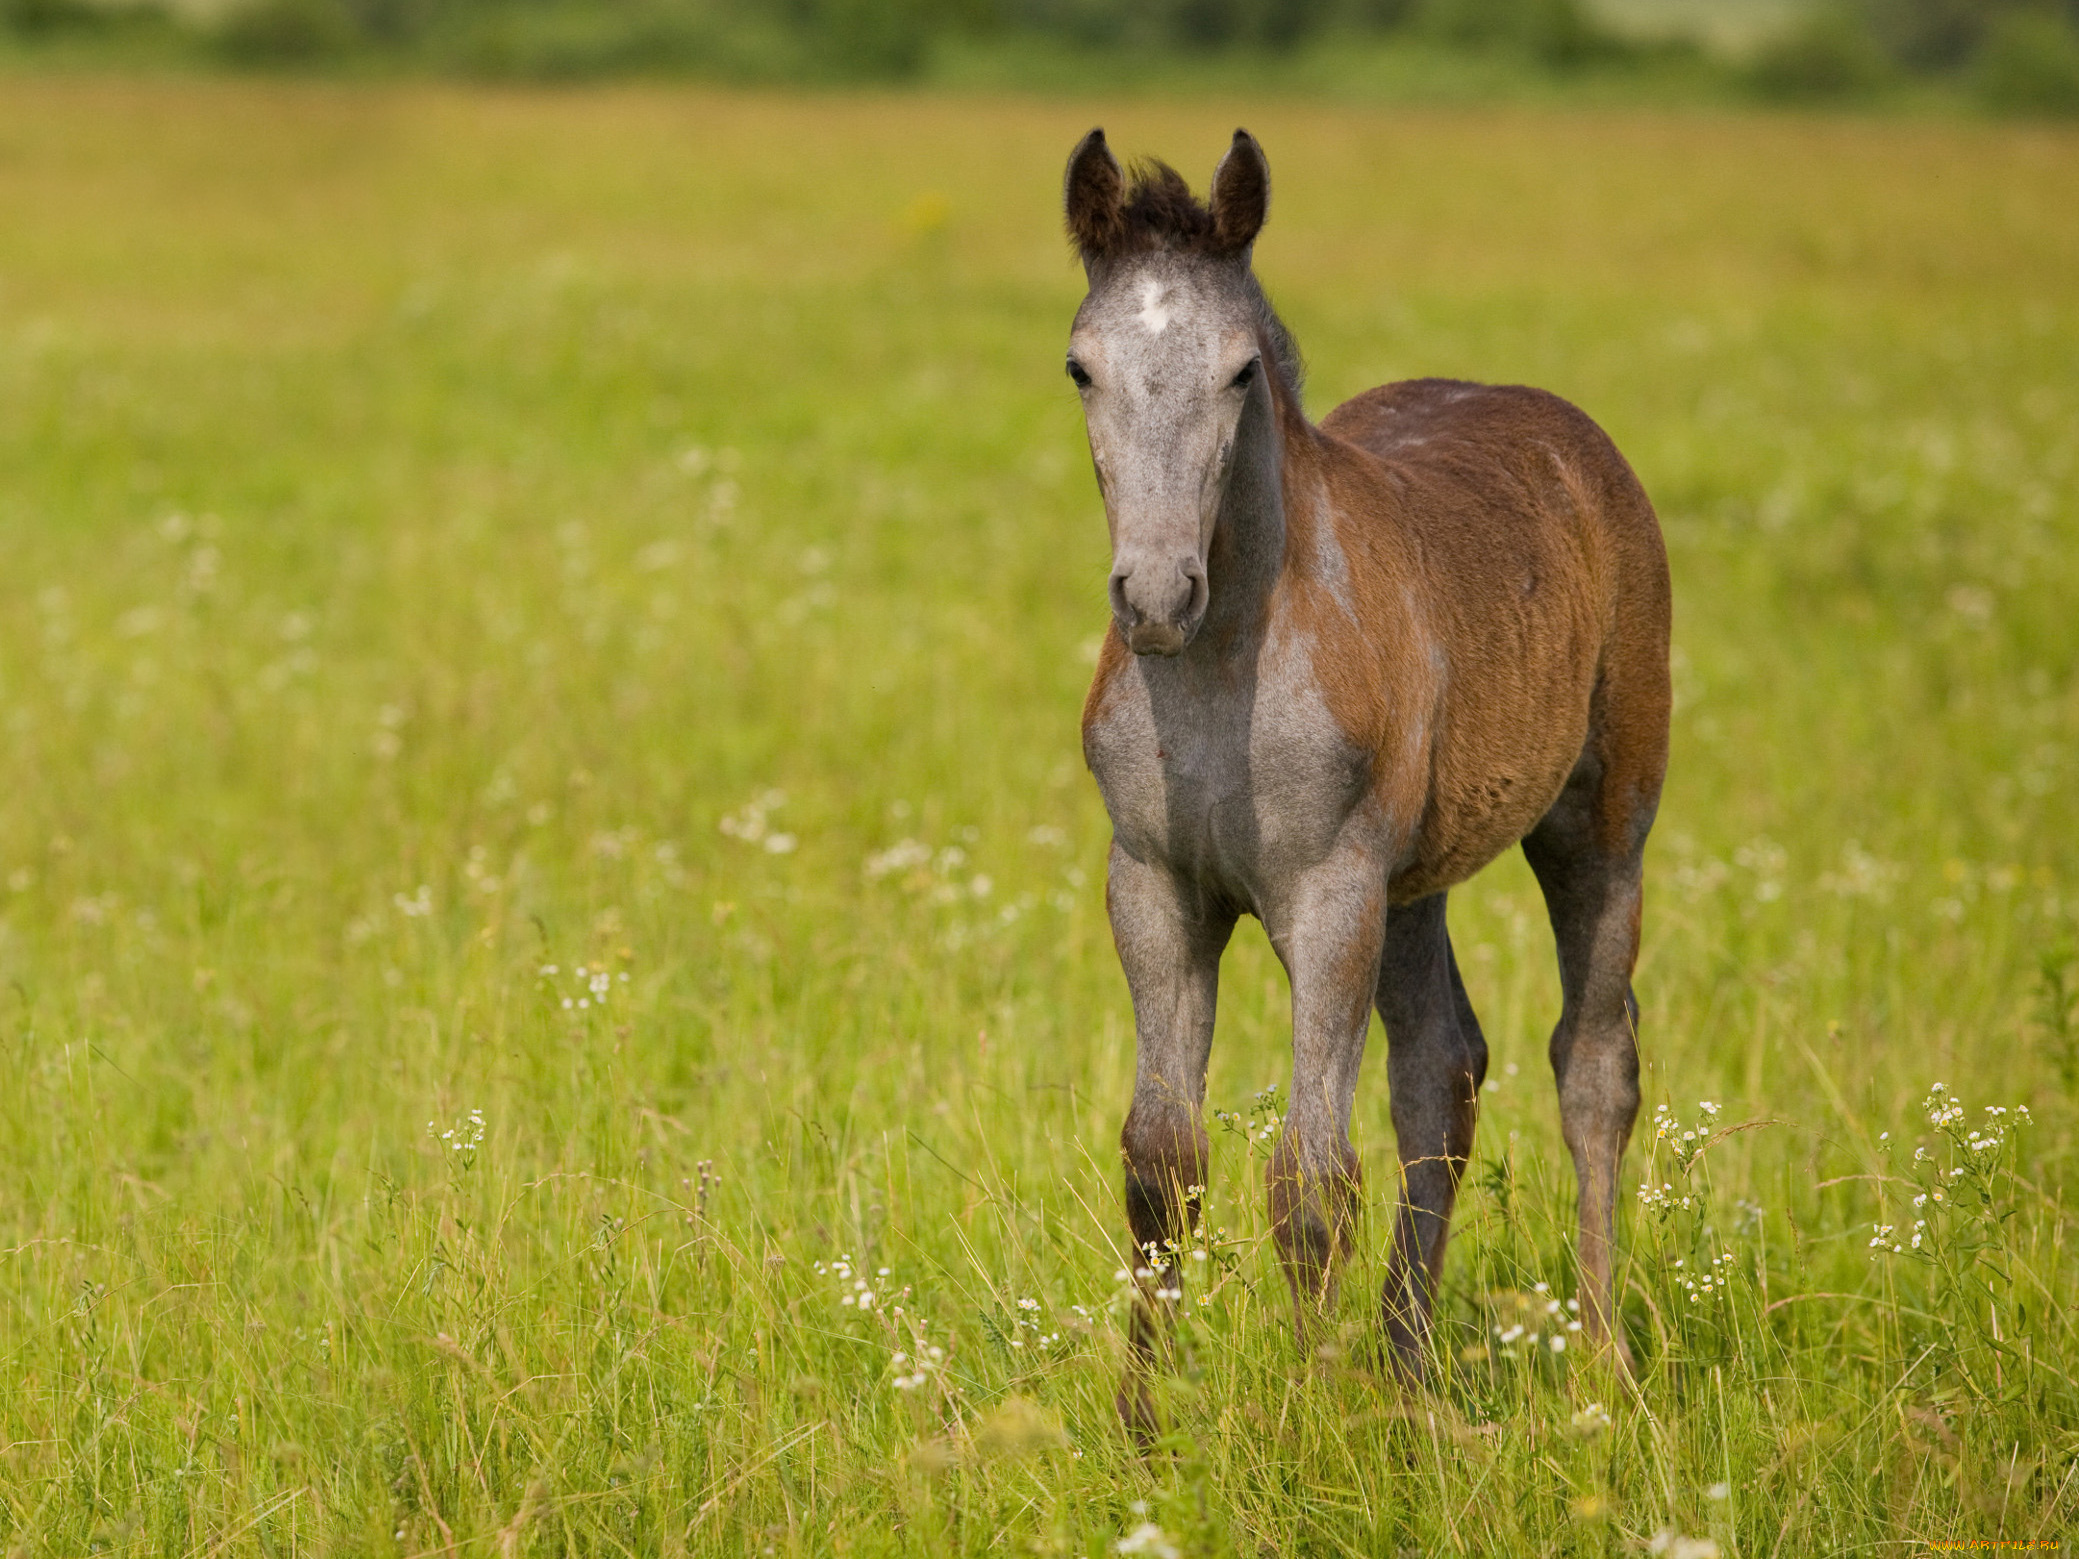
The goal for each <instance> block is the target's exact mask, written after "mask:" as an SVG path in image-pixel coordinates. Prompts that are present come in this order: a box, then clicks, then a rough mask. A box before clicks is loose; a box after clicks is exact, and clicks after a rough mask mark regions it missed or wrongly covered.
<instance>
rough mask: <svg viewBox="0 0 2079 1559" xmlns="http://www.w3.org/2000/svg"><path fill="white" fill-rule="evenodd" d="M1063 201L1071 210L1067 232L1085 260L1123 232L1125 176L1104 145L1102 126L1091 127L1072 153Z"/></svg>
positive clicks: (1116, 159)
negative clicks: (1100, 127) (1092, 128)
mask: <svg viewBox="0 0 2079 1559" xmlns="http://www.w3.org/2000/svg"><path fill="white" fill-rule="evenodd" d="M1062 204H1063V206H1064V207H1065V209H1066V210H1067V213H1068V236H1069V237H1070V238H1072V239H1074V240H1075V244H1076V247H1077V248H1078V249H1080V250H1081V251H1082V252H1083V259H1084V260H1085V261H1086V262H1087V261H1090V260H1094V259H1096V258H1097V257H1098V256H1100V255H1102V254H1103V253H1104V252H1105V251H1106V250H1107V249H1110V248H1111V247H1112V246H1113V245H1114V244H1116V243H1117V242H1118V241H1119V239H1120V237H1121V236H1122V235H1123V233H1124V230H1125V221H1124V218H1123V216H1122V213H1123V211H1124V209H1125V205H1126V178H1125V175H1124V174H1122V173H1121V172H1120V171H1119V159H1118V158H1116V157H1114V156H1113V155H1112V149H1111V148H1110V147H1109V146H1107V145H1105V141H1104V131H1103V130H1092V131H1091V132H1090V133H1089V134H1088V135H1086V136H1084V137H1083V139H1082V140H1081V141H1079V142H1077V143H1076V149H1075V150H1074V151H1073V152H1071V153H1070V154H1069V158H1068V178H1067V180H1066V181H1065V183H1064V185H1063V189H1062Z"/></svg>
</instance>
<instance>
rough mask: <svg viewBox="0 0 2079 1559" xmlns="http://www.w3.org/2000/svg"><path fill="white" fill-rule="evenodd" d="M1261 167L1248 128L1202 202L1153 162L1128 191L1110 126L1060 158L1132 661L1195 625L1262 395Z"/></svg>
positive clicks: (1102, 480)
mask: <svg viewBox="0 0 2079 1559" xmlns="http://www.w3.org/2000/svg"><path fill="white" fill-rule="evenodd" d="M1269 201H1270V168H1269V166H1268V165H1267V164H1266V163H1265V162H1264V159H1263V150H1262V148H1261V147H1259V146H1258V145H1257V144H1256V142H1255V140H1254V139H1253V138H1252V137H1251V136H1250V135H1249V133H1248V132H1247V131H1245V130H1237V131H1235V133H1234V145H1233V146H1232V147H1231V148H1230V149H1229V150H1228V153H1227V155H1226V156H1225V157H1224V158H1222V159H1221V162H1220V167H1219V169H1218V171H1217V172H1215V173H1214V175H1213V192H1212V199H1211V202H1210V203H1209V204H1206V205H1201V204H1200V203H1199V201H1198V200H1197V198H1196V197H1195V196H1193V195H1192V193H1191V190H1190V188H1189V186H1188V185H1186V184H1185V182H1184V180H1183V179H1182V178H1180V177H1179V176H1178V175H1177V173H1176V172H1175V171H1174V170H1172V169H1170V168H1168V167H1165V166H1164V165H1162V164H1161V163H1153V164H1150V165H1148V166H1146V167H1145V168H1141V169H1138V170H1136V173H1135V177H1134V180H1133V184H1132V187H1131V188H1130V189H1129V188H1128V187H1127V183H1126V180H1125V177H1124V176H1123V175H1122V174H1121V172H1120V169H1119V164H1118V161H1117V160H1116V159H1115V158H1114V157H1113V156H1112V153H1111V148H1110V147H1108V146H1106V145H1105V139H1104V132H1103V131H1102V130H1092V131H1091V132H1090V133H1089V134H1088V135H1087V136H1085V137H1084V138H1083V142H1082V144H1081V145H1080V146H1078V147H1077V148H1076V150H1075V153H1074V155H1073V156H1071V157H1070V158H1069V161H1068V182H1067V195H1066V202H1067V208H1068V230H1069V235H1070V237H1071V238H1073V239H1074V240H1075V244H1076V247H1077V249H1078V250H1079V251H1080V252H1081V254H1082V259H1083V267H1084V270H1085V271H1086V272H1087V273H1088V275H1089V278H1090V294H1089V296H1088V297H1086V298H1085V299H1084V300H1083V306H1082V307H1081V308H1080V309H1078V310H1077V311H1076V320H1075V326H1074V329H1073V330H1072V331H1071V333H1070V335H1069V350H1068V374H1069V377H1070V378H1071V379H1073V380H1074V381H1075V383H1076V387H1077V389H1078V390H1079V391H1080V392H1081V394H1082V397H1083V416H1084V420H1085V422H1086V423H1087V424H1088V427H1089V430H1090V454H1091V458H1092V460H1093V461H1094V462H1095V463H1096V466H1097V483H1098V487H1099V489H1100V490H1101V491H1102V493H1103V494H1104V506H1105V519H1106V523H1107V524H1108V525H1109V526H1110V529H1111V534H1112V586H1111V596H1112V614H1113V616H1114V617H1115V618H1116V619H1117V620H1118V624H1119V632H1120V633H1121V634H1122V635H1124V637H1125V639H1126V643H1127V645H1128V646H1129V647H1130V648H1131V649H1132V650H1133V652H1134V653H1135V654H1136V655H1175V654H1177V653H1178V652H1180V651H1181V650H1182V649H1183V648H1184V647H1185V646H1186V645H1187V644H1189V643H1190V642H1191V637H1192V635H1193V634H1195V633H1196V632H1197V631H1198V625H1199V624H1200V622H1202V621H1203V620H1204V618H1205V612H1206V603H1207V600H1208V598H1209V597H1208V584H1207V578H1206V556H1207V551H1208V549H1209V548H1210V547H1211V545H1212V539H1213V527H1214V522H1215V521H1216V520H1217V519H1218V518H1219V514H1220V505H1221V499H1222V495H1223V493H1224V492H1225V490H1226V486H1227V477H1228V471H1229V467H1230V465H1231V463H1232V459H1233V455H1234V450H1235V441H1236V434H1237V430H1238V429H1240V427H1241V426H1242V418H1243V412H1244V410H1245V409H1246V408H1247V407H1248V406H1249V404H1250V401H1251V398H1252V397H1260V396H1266V395H1268V394H1269V393H1270V389H1269V386H1268V385H1267V383H1266V380H1265V372H1264V363H1263V360H1262V353H1263V337H1264V331H1265V328H1266V325H1267V323H1269V322H1270V321H1271V320H1272V316H1271V315H1270V313H1269V309H1268V307H1267V305H1266V304H1265V302H1264V299H1263V294H1262V291H1261V290H1260V289H1259V288H1258V287H1257V285H1256V280H1255V277H1254V276H1253V275H1252V274H1251V272H1250V269H1249V246H1250V245H1251V244H1252V243H1253V242H1254V241H1255V238H1256V233H1257V230H1258V229H1259V228H1261V227H1262V226H1263V218H1264V212H1265V210H1266V208H1267V207H1268V205H1269Z"/></svg>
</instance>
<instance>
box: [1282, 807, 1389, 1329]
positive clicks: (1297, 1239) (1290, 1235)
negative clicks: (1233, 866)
mask: <svg viewBox="0 0 2079 1559" xmlns="http://www.w3.org/2000/svg"><path fill="white" fill-rule="evenodd" d="M1385 926H1386V873H1385V870H1384V867H1383V866H1382V865H1381V863H1380V862H1379V860H1378V859H1377V858H1376V857H1375V856H1374V855H1372V854H1371V852H1369V851H1365V850H1359V849H1346V850H1342V851H1339V852H1337V854H1336V855H1334V856H1333V857H1331V858H1330V859H1329V860H1328V861H1326V862H1324V863H1322V864H1321V865H1319V866H1317V867H1315V868H1313V869H1312V870H1311V871H1309V872H1307V873H1306V874H1305V875H1304V876H1303V877H1301V879H1300V880H1299V882H1298V883H1297V884H1296V887H1295V891H1294V892H1293V893H1292V894H1291V895H1290V897H1289V900H1288V902H1287V903H1286V904H1285V905H1284V906H1283V909H1282V912H1281V913H1280V914H1279V916H1278V924H1277V925H1275V926H1273V927H1272V928H1271V942H1272V945H1273V946H1274V947H1275V948H1276V949H1277V951H1278V956H1279V957H1280V958H1281V959H1283V960H1284V964H1285V972H1286V974H1287V975H1288V976H1289V977H1290V979H1291V981H1292V1102H1291V1105H1290V1107H1289V1109H1288V1111H1287V1114H1286V1117H1285V1129H1284V1131H1283V1133H1282V1134H1281V1135H1280V1136H1279V1138H1278V1144H1277V1147H1276V1148H1275V1149H1274V1150H1273V1152H1272V1154H1271V1161H1270V1171H1269V1180H1270V1213H1271V1229H1272V1232H1273V1234H1274V1236H1275V1237H1276V1239H1277V1243H1278V1254H1279V1255H1280V1256H1281V1257H1282V1258H1283V1260H1284V1265H1285V1277H1286V1281H1287V1282H1288V1283H1290V1284H1291V1286H1292V1302H1293V1316H1294V1324H1295V1327H1296V1328H1297V1330H1298V1333H1299V1338H1300V1342H1301V1345H1302V1346H1304V1345H1305V1343H1306V1341H1307V1336H1308V1331H1309V1322H1310V1319H1311V1317H1312V1316H1313V1315H1314V1314H1315V1313H1316V1312H1317V1311H1318V1310H1321V1309H1325V1308H1327V1307H1328V1306H1330V1305H1332V1304H1333V1303H1334V1299H1335V1280H1336V1272H1335V1269H1336V1263H1337V1262H1338V1260H1339V1259H1340V1258H1341V1257H1342V1255H1343V1254H1344V1252H1345V1250H1346V1249H1347V1247H1348V1244H1349V1240H1350V1233H1351V1227H1352V1225H1353V1224H1354V1222H1355V1221H1356V1215H1357V1210H1358V1195H1359V1192H1360V1189H1361V1183H1362V1182H1361V1178H1360V1172H1359V1166H1358V1160H1357V1151H1356V1149H1354V1148H1353V1147H1352V1146H1351V1145H1350V1106H1351V1101H1352V1100H1353V1098H1354V1097H1355V1095H1356V1092H1357V1069H1358V1066H1359V1064H1360V1063H1361V1062H1362V1061H1363V1060H1364V1040H1365V1030H1366V1028H1367V1027H1368V1025H1369V1024H1370V1022H1371V1010H1372V995H1373V992H1374V991H1375V990H1376V988H1377V982H1378V975H1379V953H1380V946H1381V942H1382V939H1383V937H1384V935H1385Z"/></svg>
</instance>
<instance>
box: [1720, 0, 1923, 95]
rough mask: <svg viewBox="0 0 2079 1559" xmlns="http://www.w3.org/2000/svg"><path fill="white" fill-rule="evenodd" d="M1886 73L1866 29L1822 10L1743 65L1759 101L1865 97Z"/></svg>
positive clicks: (1879, 55) (1881, 55)
mask: <svg viewBox="0 0 2079 1559" xmlns="http://www.w3.org/2000/svg"><path fill="white" fill-rule="evenodd" d="M1889 71H1890V67H1889V63H1888V62H1887V61H1886V60H1885V58H1884V55H1883V53H1882V52H1881V51H1880V50H1879V49H1878V47H1877V44H1876V41H1875V40H1874V39H1873V38H1872V37H1871V36H1870V34H1869V32H1868V30H1867V29H1865V28H1863V27H1862V26H1860V25H1859V24H1858V23H1857V21H1856V20H1855V18H1853V17H1851V16H1849V15H1847V14H1845V13H1843V12H1840V11H1835V10H1825V11H1821V12H1818V13H1816V14H1814V15H1813V16H1812V17H1810V18H1809V19H1808V20H1807V21H1806V22H1805V23H1804V24H1803V25H1802V26H1800V27H1797V28H1795V29H1793V30H1792V31H1790V32H1788V33H1785V34H1784V35H1783V36H1781V37H1779V38H1777V39H1775V40H1774V41H1773V42H1771V43H1769V44H1767V45H1766V46H1765V47H1764V48H1763V49H1762V50H1761V52H1760V53H1759V54H1757V55H1756V56H1755V57H1754V59H1753V60H1752V61H1750V62H1749V64H1748V66H1747V79H1748V83H1749V85H1750V86H1752V87H1753V88H1754V90H1755V91H1757V92H1759V93H1760V94H1761V95H1762V96H1764V97H1769V98H1775V99H1779V100H1786V101H1799V100H1802V101H1813V100H1819V99H1825V98H1838V97H1847V96H1850V95H1852V94H1854V93H1857V92H1865V91H1868V90H1869V89H1870V88H1871V87H1874V86H1876V85H1878V84H1879V83H1880V82H1882V81H1883V80H1884V78H1885V76H1886V75H1887V74H1889Z"/></svg>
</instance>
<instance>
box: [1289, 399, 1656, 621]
mask: <svg viewBox="0 0 2079 1559" xmlns="http://www.w3.org/2000/svg"><path fill="white" fill-rule="evenodd" d="M1321 429H1322V431H1323V432H1324V433H1327V434H1330V435H1332V436H1333V437H1335V438H1337V439H1339V440H1342V441H1343V442H1345V443H1348V444H1353V445H1355V446H1356V447H1357V448H1359V449H1361V450H1363V451H1365V453H1367V454H1369V455H1371V456H1372V457H1373V458H1374V459H1375V460H1377V461H1378V462H1379V463H1380V465H1381V466H1382V467H1383V468H1384V474H1385V475H1386V477H1387V478H1388V480H1389V482H1390V483H1391V484H1392V487H1393V490H1394V502H1393V503H1392V505H1391V509H1392V515H1393V523H1395V524H1397V525H1399V526H1401V527H1403V528H1404V529H1405V530H1406V531H1407V532H1408V533H1409V534H1410V535H1411V536H1412V537H1414V538H1416V539H1417V540H1419V542H1420V544H1421V547H1422V551H1423V555H1424V557H1425V559H1426V560H1427V561H1428V562H1429V564H1430V565H1431V566H1432V567H1434V568H1436V569H1438V570H1440V571H1441V572H1442V573H1444V574H1445V575H1446V576H1455V577H1448V578H1447V580H1446V582H1447V583H1450V584H1454V585H1456V586H1457V587H1458V589H1459V590H1460V591H1461V592H1466V593H1470V594H1472V595H1474V596H1479V595H1483V594H1486V593H1487V592H1488V591H1489V590H1490V589H1491V588H1492V587H1493V586H1494V585H1496V584H1497V583H1499V582H1500V581H1499V580H1498V579H1497V577H1496V576H1497V574H1498V573H1501V572H1504V571H1506V570H1507V566H1508V564H1509V563H1510V562H1511V561H1513V560H1515V559H1516V558H1518V557H1521V558H1523V559H1526V560H1528V561H1530V562H1531V563H1532V564H1533V566H1535V565H1536V564H1537V563H1538V562H1542V561H1546V560H1551V561H1554V562H1556V563H1558V565H1559V566H1560V567H1561V568H1562V569H1567V568H1568V565H1569V564H1573V565H1576V566H1575V567H1574V568H1573V569H1570V570H1568V571H1572V572H1579V573H1581V574H1583V575H1584V576H1586V577H1583V578H1581V579H1578V580H1574V581H1571V583H1573V584H1575V585H1576V586H1578V587H1584V588H1587V589H1588V590H1589V591H1590V593H1591V594H1592V595H1594V596H1596V597H1599V598H1600V600H1601V602H1602V604H1604V605H1605V606H1606V607H1607V609H1608V610H1609V611H1610V612H1612V613H1614V614H1615V615H1616V616H1617V617H1620V618H1633V619H1636V618H1639V617H1641V616H1643V617H1644V618H1646V619H1647V620H1648V623H1649V624H1650V622H1652V621H1657V622H1658V623H1659V625H1660V626H1659V638H1660V639H1661V641H1662V644H1663V650H1662V653H1663V654H1664V653H1665V649H1664V645H1665V639H1666V618H1667V608H1668V594H1669V590H1668V577H1667V551H1666V548H1665V546H1664V544H1663V543H1662V540H1661V534H1660V522H1659V520H1658V519H1657V518H1656V517H1655V515H1654V513H1653V505H1652V503H1651V502H1650V501H1649V500H1648V499H1647V497H1646V493H1645V489H1644V488H1643V487H1641V486H1640V485H1639V480H1638V478H1637V476H1636V475H1634V474H1633V472H1632V469H1631V466H1630V465H1629V463H1627V462H1626V460H1625V458H1624V456H1623V455H1621V454H1620V453H1619V452H1618V450H1617V446H1616V445H1615V444H1614V443H1612V442H1611V441H1610V438H1609V435H1608V434H1606V433H1604V432H1603V430H1602V429H1601V428H1600V427H1598V426H1597V425H1596V423H1595V422H1594V420H1593V419H1592V418H1590V417H1589V416H1588V414H1587V413H1586V412H1584V411H1582V410H1581V409H1580V408H1579V407H1578V406H1575V405H1574V404H1573V403H1572V402H1570V401H1567V400H1563V399H1561V398H1560V397H1559V396H1557V395H1553V394H1551V393H1549V392H1548V391H1545V390H1536V389H1531V388H1528V387H1526V386H1524V385H1513V384H1473V383H1468V382H1466V381H1463V380H1457V379H1408V380H1403V381H1401V382H1399V383H1396V384H1386V385H1381V386H1379V387H1378V388H1377V389H1374V390H1367V391H1365V392H1364V393H1363V394H1362V395H1358V396H1354V397H1353V398H1351V399H1350V400H1347V401H1345V402H1344V403H1343V404H1342V405H1340V406H1338V407H1337V408H1336V409H1335V410H1334V411H1332V412H1330V413H1329V414H1328V416H1327V417H1325V418H1324V419H1323V420H1322V423H1321ZM1568 582H1569V581H1561V580H1553V581H1552V583H1554V584H1562V583H1568ZM1521 583H1522V584H1523V585H1524V586H1525V587H1527V589H1528V590H1529V591H1532V592H1534V591H1535V589H1536V586H1537V581H1535V580H1530V579H1526V580H1524V581H1522V582H1521ZM1514 609H1518V610H1520V603H1519V604H1518V606H1517V607H1515V608H1514ZM1610 626H1611V628H1612V629H1613V630H1614V631H1620V632H1621V624H1620V623H1616V622H1612V623H1611V624H1610ZM1642 626H1643V625H1642Z"/></svg>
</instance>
